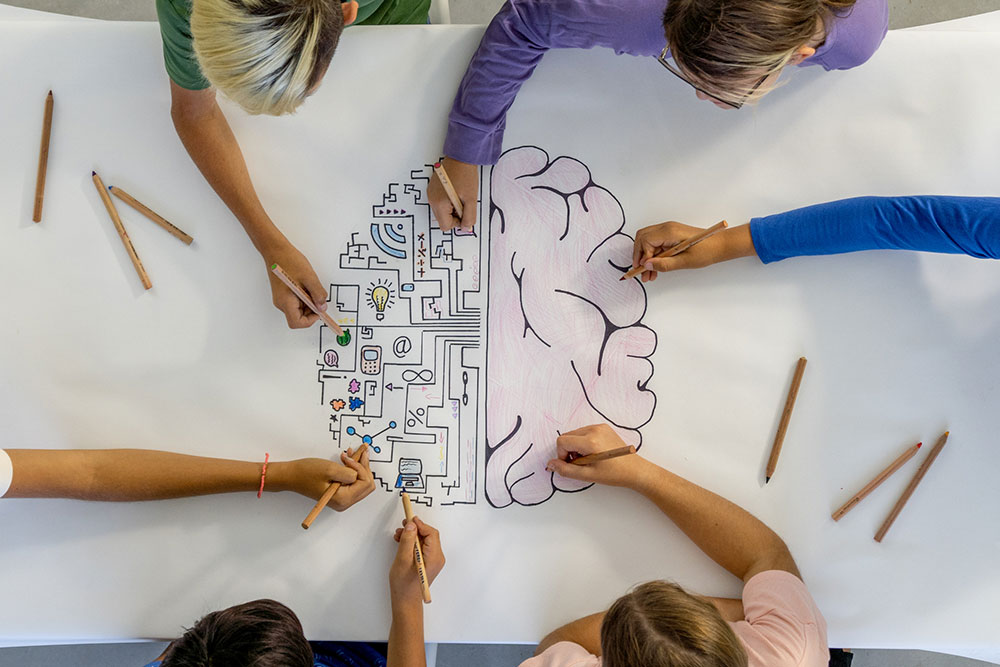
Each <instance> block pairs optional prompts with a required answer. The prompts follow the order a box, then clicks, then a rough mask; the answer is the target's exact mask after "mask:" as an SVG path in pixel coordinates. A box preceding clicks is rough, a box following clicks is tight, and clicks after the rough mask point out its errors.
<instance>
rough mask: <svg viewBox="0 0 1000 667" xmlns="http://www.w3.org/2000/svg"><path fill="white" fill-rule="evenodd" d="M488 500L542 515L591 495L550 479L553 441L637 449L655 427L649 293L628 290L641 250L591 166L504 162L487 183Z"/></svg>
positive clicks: (528, 158)
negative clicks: (552, 503) (595, 440)
mask: <svg viewBox="0 0 1000 667" xmlns="http://www.w3.org/2000/svg"><path fill="white" fill-rule="evenodd" d="M489 222H490V232H491V237H492V238H491V244H490V260H489V261H490V296H489V311H488V313H489V327H488V328H489V337H488V341H489V343H488V345H489V347H488V350H487V367H488V372H487V421H486V440H487V443H486V497H487V500H488V501H489V502H490V504H492V505H494V506H496V507H506V506H508V505H510V504H512V503H519V504H521V505H535V504H538V503H541V502H543V501H545V500H547V499H548V498H550V497H551V496H552V494H553V493H554V492H555V491H556V490H559V491H578V490H580V489H582V488H585V487H586V486H587V484H584V483H581V482H576V481H574V480H570V479H567V478H564V477H561V476H558V475H555V474H553V473H548V472H546V471H545V464H546V462H547V461H548V460H549V459H550V458H552V457H553V456H554V455H555V451H556V444H555V442H556V437H557V436H558V435H559V434H560V433H563V432H566V431H570V430H572V429H575V428H578V427H580V426H585V425H587V424H593V423H599V422H607V423H609V424H611V425H612V426H613V427H614V428H615V430H616V431H617V432H618V434H619V435H621V436H622V438H623V439H624V440H625V442H626V443H628V444H633V445H636V446H639V445H640V444H641V440H642V436H641V434H640V432H639V429H640V428H641V427H642V426H643V425H645V424H646V423H647V422H648V421H649V420H650V418H651V417H652V415H653V409H654V407H655V405H656V396H655V395H654V394H653V392H652V391H650V390H649V389H647V388H646V383H647V382H648V381H649V378H650V377H651V376H652V373H653V365H652V363H651V362H650V361H649V357H650V356H651V355H652V354H653V351H654V350H655V349H656V334H655V333H654V332H653V330H652V329H650V328H648V327H646V326H643V325H642V324H641V323H640V322H641V320H642V317H643V315H644V314H645V312H646V292H645V290H644V289H643V287H642V284H641V283H640V282H639V281H637V280H627V281H620V280H619V278H620V277H621V275H622V271H624V270H626V269H627V268H629V267H630V265H631V257H632V238H631V237H629V236H628V235H626V234H624V233H622V231H621V230H622V227H623V226H624V222H625V216H624V213H623V211H622V207H621V204H620V203H619V202H618V200H617V199H615V197H614V195H612V194H611V193H610V192H609V191H608V190H605V189H604V188H602V187H600V186H599V185H597V184H595V183H594V181H593V179H592V178H591V175H590V170H589V169H588V168H587V167H586V165H584V164H583V163H581V162H579V161H577V160H574V159H572V158H568V157H560V158H557V159H555V160H553V161H552V162H549V157H548V155H547V154H546V153H545V151H543V150H541V149H539V148H535V147H521V148H515V149H512V150H509V151H507V152H506V153H504V154H503V155H502V156H501V157H500V160H499V162H497V164H496V166H494V167H493V170H492V174H491V177H490V221H489Z"/></svg>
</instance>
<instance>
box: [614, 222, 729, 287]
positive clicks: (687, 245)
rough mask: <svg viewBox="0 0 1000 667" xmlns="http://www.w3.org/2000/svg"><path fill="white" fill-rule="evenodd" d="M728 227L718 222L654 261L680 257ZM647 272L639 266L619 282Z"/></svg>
mask: <svg viewBox="0 0 1000 667" xmlns="http://www.w3.org/2000/svg"><path fill="white" fill-rule="evenodd" d="M728 226H729V223H727V222H726V221H725V220H722V221H721V222H717V223H715V224H714V225H712V226H711V227H709V228H708V229H703V230H701V231H700V232H698V233H697V234H695V235H694V236H692V237H691V238H689V239H687V240H685V241H681V242H680V243H678V244H677V245H675V246H671V247H669V248H667V249H666V250H664V251H663V252H661V253H660V254H658V255H654V256H653V259H663V258H665V257H673V256H674V255H679V254H681V253H682V252H684V251H685V250H687V249H688V248H690V247H691V246H693V245H695V244H698V243H701V242H702V241H704V240H705V239H707V238H708V237H709V236H713V235H715V234H717V233H718V232H721V231H722V230H723V229H725V228H726V227H728ZM645 270H646V267H645V265H639V266H637V267H635V268H633V269H629V270H628V271H627V272H626V273H625V275H624V276H622V277H621V278H619V279H618V280H628V279H629V278H635V277H636V276H637V275H639V274H640V273H642V272H643V271H645Z"/></svg>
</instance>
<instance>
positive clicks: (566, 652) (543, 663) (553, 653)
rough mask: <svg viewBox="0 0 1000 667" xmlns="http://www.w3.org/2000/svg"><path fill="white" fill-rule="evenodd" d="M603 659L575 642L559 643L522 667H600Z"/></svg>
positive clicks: (524, 663)
mask: <svg viewBox="0 0 1000 667" xmlns="http://www.w3.org/2000/svg"><path fill="white" fill-rule="evenodd" d="M600 666H601V659H600V658H598V657H597V656H596V655H594V654H592V653H590V652H589V651H587V649H585V648H583V647H582V646H580V645H579V644H574V643H573V642H558V643H556V644H553V645H552V646H550V647H549V648H547V649H545V651H543V652H542V653H541V654H540V655H536V656H535V657H534V658H529V659H527V660H525V661H524V662H522V663H521V665H520V667H600Z"/></svg>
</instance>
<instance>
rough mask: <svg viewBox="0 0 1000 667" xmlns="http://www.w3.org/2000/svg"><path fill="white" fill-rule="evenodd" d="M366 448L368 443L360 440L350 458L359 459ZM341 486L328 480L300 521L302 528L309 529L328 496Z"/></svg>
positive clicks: (328, 500) (327, 500)
mask: <svg viewBox="0 0 1000 667" xmlns="http://www.w3.org/2000/svg"><path fill="white" fill-rule="evenodd" d="M366 449H368V445H366V444H365V443H363V442H362V443H361V446H360V447H358V449H357V451H356V452H354V453H353V454H351V458H352V459H354V460H355V461H360V460H361V455H362V454H364V452H365V450H366ZM341 486H343V484H342V483H341V482H330V486H328V487H326V491H324V492H323V495H322V496H320V497H319V500H317V501H316V505H315V506H314V507H313V508H312V510H311V511H310V512H309V516H307V517H306V518H305V520H304V521H303V522H302V528H304V529H305V530H309V526H311V525H312V522H313V521H315V520H316V517H318V516H319V513H320V512H322V511H323V508H324V507H326V504H327V503H328V502H330V498H333V495H334V494H335V493H337V491H339V490H340V487H341Z"/></svg>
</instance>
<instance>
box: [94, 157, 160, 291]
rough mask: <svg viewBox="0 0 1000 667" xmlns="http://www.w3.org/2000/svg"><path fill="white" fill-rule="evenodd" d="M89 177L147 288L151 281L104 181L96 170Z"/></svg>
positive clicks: (150, 285) (143, 284) (151, 284)
mask: <svg viewBox="0 0 1000 667" xmlns="http://www.w3.org/2000/svg"><path fill="white" fill-rule="evenodd" d="M90 174H91V178H93V179H94V186H95V187H96V188H97V192H98V194H100V195H101V201H103V202H104V208H106V209H108V215H109V216H111V222H113V223H114V224H115V229H116V230H118V236H119V237H120V238H121V240H122V243H124V244H125V250H126V251H127V252H128V256H129V259H131V260H132V266H134V267H135V272H136V273H138V274H139V279H140V280H142V286H143V287H145V288H146V289H149V288H150V287H152V286H153V283H152V281H150V279H149V275H147V274H146V269H144V268H143V267H142V261H141V260H140V259H139V255H138V254H137V253H136V252H135V247H134V246H133V245H132V239H130V238H129V235H128V232H126V231H125V225H123V224H122V219H121V218H120V217H119V216H118V209H116V208H115V203H114V202H113V201H111V195H109V194H108V189H107V188H106V187H104V182H103V181H102V180H101V177H100V176H98V175H97V172H96V171H92V172H91V173H90Z"/></svg>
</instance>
